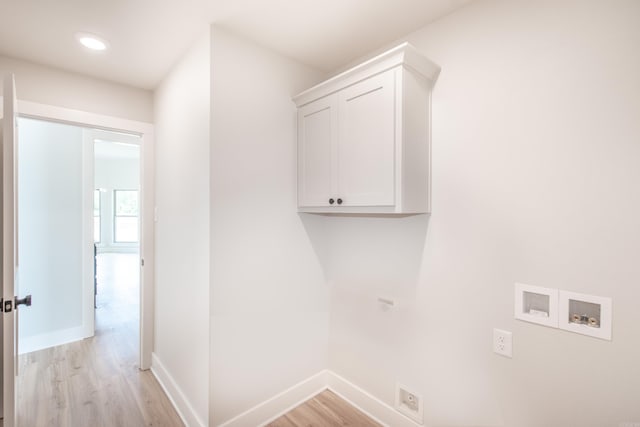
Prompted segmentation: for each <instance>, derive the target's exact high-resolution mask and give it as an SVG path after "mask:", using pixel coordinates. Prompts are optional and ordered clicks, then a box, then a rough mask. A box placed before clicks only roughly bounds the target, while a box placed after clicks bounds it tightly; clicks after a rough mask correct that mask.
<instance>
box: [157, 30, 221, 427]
mask: <svg viewBox="0 0 640 427" xmlns="http://www.w3.org/2000/svg"><path fill="white" fill-rule="evenodd" d="M209 54H210V52H209V32H208V31H207V32H206V34H205V35H203V37H202V38H201V39H200V40H199V41H198V43H197V44H196V45H195V46H194V47H193V48H192V49H191V50H190V51H189V52H188V53H187V54H186V55H185V57H184V58H183V59H182V60H181V61H180V62H179V63H178V64H176V66H175V67H174V69H173V70H172V71H171V72H170V74H169V75H168V76H167V77H166V78H165V79H164V80H163V82H162V84H161V85H160V87H159V88H158V89H157V91H156V93H155V123H156V146H155V148H156V164H155V167H156V170H157V174H156V205H157V209H158V210H157V214H158V217H157V223H156V253H155V255H156V259H155V263H156V270H155V277H156V288H155V295H156V298H155V303H156V305H155V345H154V356H155V359H154V367H153V368H154V369H155V370H156V372H160V373H161V374H162V373H164V374H166V375H165V376H164V377H163V378H164V380H165V386H167V387H170V388H171V390H170V392H172V394H173V396H172V397H173V398H174V400H176V401H177V402H178V406H179V409H180V411H181V412H182V414H183V416H184V417H185V418H186V419H187V421H188V423H189V425H194V426H195V425H198V424H201V425H205V423H206V421H207V419H208V404H209V397H208V389H209V380H208V379H209V219H210V218H209V199H210V198H209V142H210V138H209V112H210V107H209V79H210V73H209V70H210V66H209V64H210V62H209ZM158 362H159V363H158ZM161 377H162V375H161ZM167 378H170V380H168V379H167ZM167 382H168V383H169V384H167Z"/></svg>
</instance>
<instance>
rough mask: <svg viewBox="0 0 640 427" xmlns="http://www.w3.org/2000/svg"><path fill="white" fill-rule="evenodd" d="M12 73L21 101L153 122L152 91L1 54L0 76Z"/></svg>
mask: <svg viewBox="0 0 640 427" xmlns="http://www.w3.org/2000/svg"><path fill="white" fill-rule="evenodd" d="M9 73H13V74H15V76H16V91H17V93H18V100H24V101H32V102H38V103H41V104H47V105H55V106H58V107H65V108H70V109H73V110H80V111H86V112H91V113H97V114H104V115H108V116H113V117H120V118H125V119H130V120H138V121H142V122H152V121H153V95H152V92H151V91H148V90H143V89H138V88H134V87H130V86H124V85H121V84H118V83H112V82H109V81H106V80H100V79H95V78H92V77H87V76H83V75H80V74H75V73H71V72H68V71H64V70H59V69H56V68H52V67H47V66H44V65H39V64H34V63H32V62H28V61H23V60H20V59H15V58H10V57H6V56H0V76H3V75H5V74H9ZM1 92H2V90H1V88H0V94H1Z"/></svg>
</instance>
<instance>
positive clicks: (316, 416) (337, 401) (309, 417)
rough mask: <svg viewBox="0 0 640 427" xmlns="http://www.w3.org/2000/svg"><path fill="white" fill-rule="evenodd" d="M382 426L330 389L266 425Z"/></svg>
mask: <svg viewBox="0 0 640 427" xmlns="http://www.w3.org/2000/svg"><path fill="white" fill-rule="evenodd" d="M347 426H354V427H355V426H357V427H382V426H381V425H380V424H378V423H377V422H375V421H373V420H372V419H371V418H369V417H368V416H366V415H365V414H363V413H362V412H361V411H359V410H357V409H356V408H354V407H353V406H351V405H350V404H349V403H347V402H345V401H344V400H343V399H341V398H340V397H339V396H336V394H335V393H333V392H331V391H330V390H325V391H323V392H322V393H320V394H318V395H317V396H315V397H314V398H312V399H310V400H308V401H306V402H305V403H303V404H302V405H300V406H298V407H296V408H294V409H293V410H291V411H290V412H287V413H286V414H285V415H283V416H281V417H280V418H278V419H277V420H275V421H273V422H272V423H271V424H269V425H268V426H267V427H347Z"/></svg>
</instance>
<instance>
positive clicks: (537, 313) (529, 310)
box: [514, 283, 558, 328]
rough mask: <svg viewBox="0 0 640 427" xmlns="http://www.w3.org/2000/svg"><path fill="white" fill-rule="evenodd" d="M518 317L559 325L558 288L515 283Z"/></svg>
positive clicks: (515, 309) (526, 320)
mask: <svg viewBox="0 0 640 427" xmlns="http://www.w3.org/2000/svg"><path fill="white" fill-rule="evenodd" d="M514 294H515V301H514V315H515V318H516V319H519V320H524V321H525V322H531V323H537V324H539V325H544V326H549V327H552V328H557V327H558V290H557V289H551V288H543V287H541V286H532V285H525V284H524V283H516V284H515V292H514Z"/></svg>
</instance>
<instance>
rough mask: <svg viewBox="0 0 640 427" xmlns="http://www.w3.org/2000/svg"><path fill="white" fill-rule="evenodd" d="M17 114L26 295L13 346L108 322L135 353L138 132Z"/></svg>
mask: <svg viewBox="0 0 640 427" xmlns="http://www.w3.org/2000/svg"><path fill="white" fill-rule="evenodd" d="M18 123H19V126H20V135H19V140H18V171H19V172H18V173H19V177H18V182H19V192H18V241H19V242H20V245H19V249H18V255H19V259H20V279H21V280H20V292H22V293H26V294H30V295H32V298H33V301H34V304H33V306H32V307H30V308H29V309H28V310H24V311H23V313H22V319H21V321H20V323H19V330H18V334H19V340H18V350H19V353H20V354H27V353H31V352H34V351H39V350H43V349H47V348H51V347H55V346H59V345H62V344H66V343H70V342H74V341H78V340H81V339H85V338H90V337H92V336H94V334H96V333H99V332H101V331H103V330H105V329H113V328H114V327H121V328H123V329H122V332H123V333H124V332H126V333H128V334H129V335H130V337H129V338H130V342H131V344H132V347H133V348H134V349H136V352H137V350H138V348H139V345H137V343H139V341H140V327H139V325H140V322H139V319H140V176H141V174H140V172H141V166H140V160H141V158H140V143H141V138H140V137H139V136H136V135H130V134H125V133H119V132H113V131H106V130H99V129H93V128H89V127H85V126H79V125H75V124H67V123H58V122H51V121H46V120H40V119H33V118H19V119H18ZM134 358H135V359H138V358H139V356H134Z"/></svg>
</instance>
